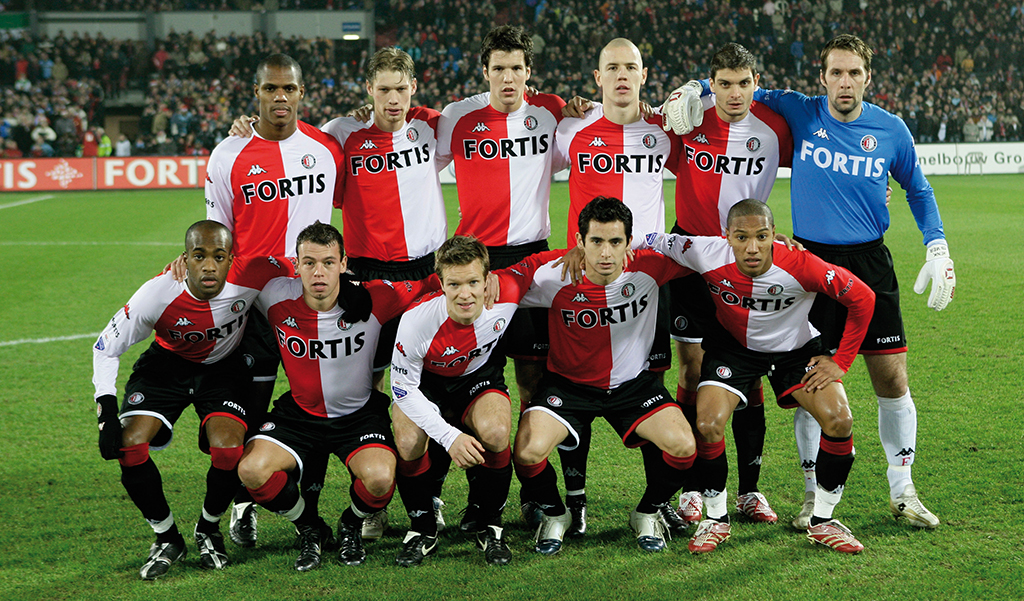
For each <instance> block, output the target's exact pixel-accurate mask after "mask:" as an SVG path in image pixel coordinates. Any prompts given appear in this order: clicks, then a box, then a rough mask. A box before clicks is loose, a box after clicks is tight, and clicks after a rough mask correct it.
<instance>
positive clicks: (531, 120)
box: [523, 115, 540, 131]
mask: <svg viewBox="0 0 1024 601" xmlns="http://www.w3.org/2000/svg"><path fill="white" fill-rule="evenodd" d="M539 124H540V123H539V122H538V121H537V118H536V117H534V116H533V115H527V116H526V119H523V127H525V128H526V130H527V131H533V130H535V129H537V126H538V125H539Z"/></svg>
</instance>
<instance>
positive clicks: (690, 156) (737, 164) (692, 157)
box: [683, 144, 766, 175]
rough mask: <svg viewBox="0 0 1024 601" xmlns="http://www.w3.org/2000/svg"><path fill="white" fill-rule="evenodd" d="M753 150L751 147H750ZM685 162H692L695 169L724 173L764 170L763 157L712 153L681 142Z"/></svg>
mask: <svg viewBox="0 0 1024 601" xmlns="http://www.w3.org/2000/svg"><path fill="white" fill-rule="evenodd" d="M751 151H753V149H751ZM683 152H684V154H685V155H686V162H687V163H688V164H689V163H692V164H694V165H695V166H696V167H697V169H700V170H701V171H704V172H705V173H706V172H714V173H716V174H725V175H758V174H760V173H761V172H762V171H764V162H765V158H766V157H763V156H756V157H733V156H729V155H727V154H712V153H710V152H708V151H707V150H698V149H696V148H694V147H693V146H690V145H689V144H683Z"/></svg>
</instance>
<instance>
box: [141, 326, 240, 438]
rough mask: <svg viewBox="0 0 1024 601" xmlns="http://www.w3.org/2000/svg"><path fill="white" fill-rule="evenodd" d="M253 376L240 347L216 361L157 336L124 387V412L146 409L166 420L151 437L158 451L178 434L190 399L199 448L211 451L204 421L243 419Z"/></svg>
mask: <svg viewBox="0 0 1024 601" xmlns="http://www.w3.org/2000/svg"><path fill="white" fill-rule="evenodd" d="M250 381H251V376H250V375H249V369H248V368H247V367H246V365H245V360H244V359H243V358H242V353H240V352H239V351H237V350H236V351H235V352H234V353H232V354H231V355H229V356H228V357H225V358H224V359H221V360H220V361H218V362H216V363H211V364H203V363H193V362H192V361H189V360H187V359H183V358H182V357H180V356H178V355H176V354H175V353H172V352H171V351H169V350H167V349H165V348H163V347H162V346H160V345H159V344H157V343H156V342H153V343H152V344H151V345H150V347H149V348H148V349H146V350H145V351H144V352H143V353H142V355H140V356H139V359H138V360H137V361H136V362H135V365H134V367H132V375H131V376H129V378H128V383H127V384H125V387H124V402H122V403H121V418H122V419H124V418H126V417H131V416H133V415H148V416H150V417H155V418H157V419H158V420H160V421H161V422H162V423H163V426H161V428H160V430H159V431H158V432H157V433H156V436H154V437H153V440H151V441H150V443H149V448H151V449H152V450H154V451H159V450H160V449H164V448H167V446H168V445H169V444H171V441H172V440H173V439H174V423H175V422H176V421H178V418H179V417H181V414H182V412H183V411H185V408H186V407H188V406H189V405H192V406H193V407H194V408H195V411H196V415H198V416H199V420H200V424H199V448H200V450H202V451H203V452H204V453H208V452H209V451H210V442H209V441H208V440H207V439H206V431H205V430H204V428H203V426H204V425H206V420H208V419H209V418H211V417H213V416H215V415H219V416H224V417H230V418H231V419H234V420H236V421H238V422H239V423H241V424H242V425H243V426H244V425H245V407H244V404H245V395H244V394H243V393H244V392H245V391H246V390H248V388H249V383H250Z"/></svg>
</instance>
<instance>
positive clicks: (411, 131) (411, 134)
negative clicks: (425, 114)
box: [405, 127, 420, 142]
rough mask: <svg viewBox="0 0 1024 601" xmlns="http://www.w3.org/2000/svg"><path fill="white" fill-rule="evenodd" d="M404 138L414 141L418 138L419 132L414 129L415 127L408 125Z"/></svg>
mask: <svg viewBox="0 0 1024 601" xmlns="http://www.w3.org/2000/svg"><path fill="white" fill-rule="evenodd" d="M405 138H406V139H407V140H409V141H410V142H415V141H416V140H419V139H420V132H418V131H416V128H415V127H410V128H409V130H408V131H406V132H405Z"/></svg>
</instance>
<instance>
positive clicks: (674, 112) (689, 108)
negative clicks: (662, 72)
mask: <svg viewBox="0 0 1024 601" xmlns="http://www.w3.org/2000/svg"><path fill="white" fill-rule="evenodd" d="M703 91H704V87H703V86H702V85H701V83H700V82H699V81H694V80H690V81H688V82H686V83H685V84H683V85H681V86H679V87H678V88H676V89H675V90H674V91H673V92H672V93H671V94H670V95H669V97H668V100H666V101H665V104H663V105H661V128H662V129H664V130H665V131H669V130H672V131H673V132H675V133H676V135H678V136H685V135H686V134H688V133H690V132H691V131H693V129H694V128H695V127H700V125H701V123H703V122H704V106H703V105H702V104H701V101H700V95H701V93H703Z"/></svg>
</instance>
